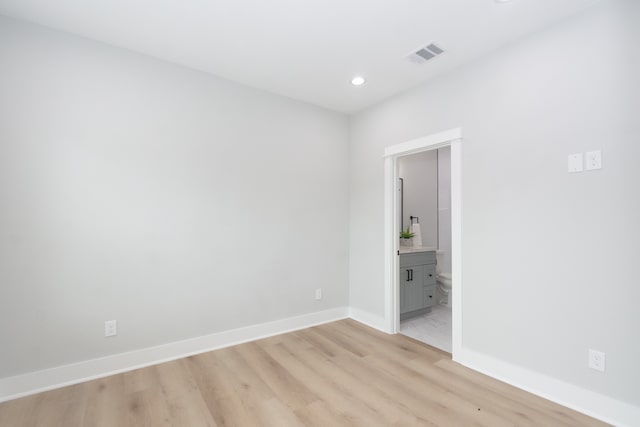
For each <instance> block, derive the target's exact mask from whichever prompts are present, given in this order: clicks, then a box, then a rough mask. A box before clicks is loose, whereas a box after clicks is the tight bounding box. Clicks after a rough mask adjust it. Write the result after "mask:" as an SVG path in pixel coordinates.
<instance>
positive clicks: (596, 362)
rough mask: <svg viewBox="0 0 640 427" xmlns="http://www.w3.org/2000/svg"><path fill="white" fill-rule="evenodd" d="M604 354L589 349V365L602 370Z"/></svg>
mask: <svg viewBox="0 0 640 427" xmlns="http://www.w3.org/2000/svg"><path fill="white" fill-rule="evenodd" d="M605 357H606V355H605V354H604V353H603V352H601V351H597V350H589V367H590V368H591V369H595V370H596V371H601V372H604V365H605Z"/></svg>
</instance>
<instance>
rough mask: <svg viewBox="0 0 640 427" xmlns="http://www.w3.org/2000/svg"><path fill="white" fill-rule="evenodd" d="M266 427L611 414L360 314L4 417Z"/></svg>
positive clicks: (15, 404) (112, 381)
mask: <svg viewBox="0 0 640 427" xmlns="http://www.w3.org/2000/svg"><path fill="white" fill-rule="evenodd" d="M263 425H264V426H322V427H333V426H367V427H370V426H414V425H425V426H465V427H466V426H490V427H500V426H554V427H555V426H603V425H605V424H603V423H600V422H598V421H595V420H593V419H591V418H588V417H586V416H584V415H581V414H579V413H577V412H574V411H571V410H569V409H566V408H563V407H562V406H559V405H556V404H554V403H551V402H549V401H547V400H544V399H541V398H539V397H535V396H533V395H531V394H529V393H526V392H524V391H521V390H519V389H516V388H514V387H511V386H509V385H506V384H504V383H501V382H499V381H496V380H493V379H491V378H489V377H487V376H484V375H482V374H479V373H477V372H474V371H472V370H469V369H466V368H464V367H462V366H461V365H459V364H457V363H454V362H452V361H451V358H450V357H449V355H448V354H447V353H443V352H440V351H439V350H436V349H433V348H431V347H428V346H426V345H425V344H422V343H419V342H417V341H414V340H412V339H411V338H408V337H405V336H403V335H386V334H384V333H381V332H378V331H376V330H374V329H371V328H368V327H366V326H364V325H362V324H360V323H358V322H355V321H353V320H341V321H339V322H334V323H329V324H326V325H321V326H316V327H313V328H309V329H305V330H302V331H298V332H291V333H288V334H284V335H279V336H276V337H272V338H267V339H264V340H260V341H256V342H252V343H248V344H242V345H237V346H235V347H230V348H226V349H222V350H217V351H212V352H209V353H205V354H201V355H198V356H193V357H188V358H185V359H180V360H177V361H174V362H169V363H163V364H161V365H156V366H152V367H148V368H144V369H138V370H136V371H132V372H128V373H124V374H119V375H114V376H111V377H107V378H103V379H99V380H95V381H90V382H86V383H82V384H78V385H74V386H69V387H65V388H61V389H57V390H53V391H49V392H46V393H40V394H37V395H33V396H29V397H25V398H22V399H17V400H13V401H9V402H5V403H2V404H0V426H16V427H18V426H65V427H67V426H109V427H120V426H154V427H155V426H189V427H198V426H263Z"/></svg>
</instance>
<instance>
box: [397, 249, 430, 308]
mask: <svg viewBox="0 0 640 427" xmlns="http://www.w3.org/2000/svg"><path fill="white" fill-rule="evenodd" d="M435 302H436V257H435V252H433V251H431V252H415V253H409V254H401V255H400V320H404V319H406V318H409V317H412V316H417V315H420V314H424V313H428V312H429V311H431V306H433V305H434V304H435Z"/></svg>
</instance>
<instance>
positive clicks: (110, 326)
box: [104, 320, 118, 337]
mask: <svg viewBox="0 0 640 427" xmlns="http://www.w3.org/2000/svg"><path fill="white" fill-rule="evenodd" d="M114 335H118V323H117V322H116V321H115V320H107V321H106V322H104V336H105V337H112V336H114Z"/></svg>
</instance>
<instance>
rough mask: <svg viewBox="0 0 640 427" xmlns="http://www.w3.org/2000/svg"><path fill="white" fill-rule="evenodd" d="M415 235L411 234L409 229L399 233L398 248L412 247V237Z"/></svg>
mask: <svg viewBox="0 0 640 427" xmlns="http://www.w3.org/2000/svg"><path fill="white" fill-rule="evenodd" d="M415 235H416V233H412V232H411V230H410V228H409V227H407V229H406V230H401V231H400V246H413V236H415Z"/></svg>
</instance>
